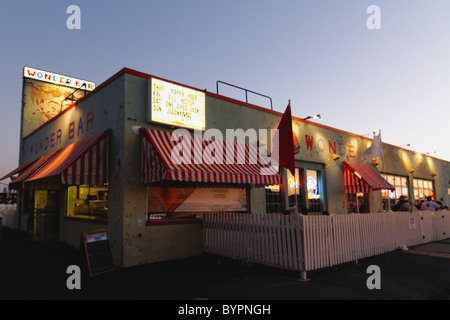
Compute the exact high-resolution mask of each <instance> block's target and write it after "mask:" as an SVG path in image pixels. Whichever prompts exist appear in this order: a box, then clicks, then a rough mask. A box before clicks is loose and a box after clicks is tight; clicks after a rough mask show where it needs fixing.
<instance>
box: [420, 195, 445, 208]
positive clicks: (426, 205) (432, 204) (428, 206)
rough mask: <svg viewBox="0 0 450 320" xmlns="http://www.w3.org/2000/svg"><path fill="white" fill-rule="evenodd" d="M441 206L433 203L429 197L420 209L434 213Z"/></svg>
mask: <svg viewBox="0 0 450 320" xmlns="http://www.w3.org/2000/svg"><path fill="white" fill-rule="evenodd" d="M440 208H441V206H440V205H438V204H437V203H436V202H434V201H433V199H432V198H431V196H428V197H427V201H425V202H423V203H422V206H421V207H420V209H421V210H428V211H436V210H437V209H440Z"/></svg>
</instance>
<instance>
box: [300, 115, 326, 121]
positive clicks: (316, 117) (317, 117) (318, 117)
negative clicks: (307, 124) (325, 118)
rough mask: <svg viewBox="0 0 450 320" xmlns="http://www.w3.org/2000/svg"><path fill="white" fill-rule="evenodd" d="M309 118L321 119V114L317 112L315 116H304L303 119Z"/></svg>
mask: <svg viewBox="0 0 450 320" xmlns="http://www.w3.org/2000/svg"><path fill="white" fill-rule="evenodd" d="M309 119H314V120H322V116H321V115H320V114H317V115H315V116H307V117H306V118H303V120H309Z"/></svg>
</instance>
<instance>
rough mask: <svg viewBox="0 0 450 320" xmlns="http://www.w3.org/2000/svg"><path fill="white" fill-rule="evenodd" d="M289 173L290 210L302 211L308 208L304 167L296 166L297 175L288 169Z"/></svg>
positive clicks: (293, 211) (294, 211) (292, 211)
mask: <svg viewBox="0 0 450 320" xmlns="http://www.w3.org/2000/svg"><path fill="white" fill-rule="evenodd" d="M287 175H288V187H287V189H288V196H289V211H290V212H291V213H301V212H303V210H305V209H306V208H307V205H306V201H305V197H304V194H305V183H304V180H305V179H304V169H303V168H295V177H294V176H293V175H292V174H291V172H290V171H289V170H288V171H287Z"/></svg>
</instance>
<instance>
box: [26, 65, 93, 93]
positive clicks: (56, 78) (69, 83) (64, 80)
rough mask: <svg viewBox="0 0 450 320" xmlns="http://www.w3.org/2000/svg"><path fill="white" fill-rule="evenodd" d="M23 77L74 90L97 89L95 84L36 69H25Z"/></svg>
mask: <svg viewBox="0 0 450 320" xmlns="http://www.w3.org/2000/svg"><path fill="white" fill-rule="evenodd" d="M23 76H24V77H25V78H31V79H36V80H40V81H44V82H49V83H53V84H58V85H63V86H66V87H72V88H76V89H78V88H81V89H83V90H87V91H92V90H94V89H95V83H94V82H89V81H85V80H80V79H76V78H72V77H67V76H63V75H60V74H56V73H52V72H47V71H42V70H38V69H34V68H29V67H24V68H23Z"/></svg>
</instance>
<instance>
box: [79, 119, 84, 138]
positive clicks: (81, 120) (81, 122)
mask: <svg viewBox="0 0 450 320" xmlns="http://www.w3.org/2000/svg"><path fill="white" fill-rule="evenodd" d="M80 130H81V134H83V133H84V129H83V118H80V122H78V132H77V136H79V135H80Z"/></svg>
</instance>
